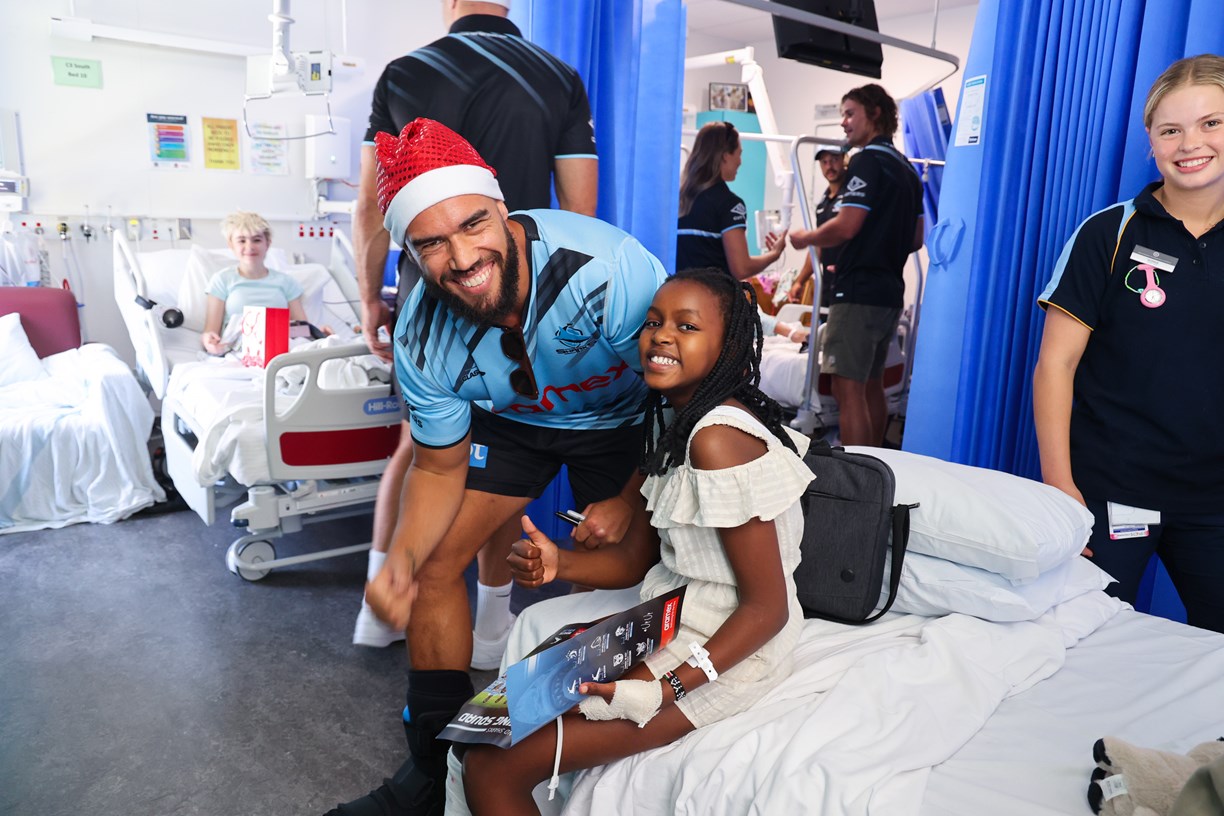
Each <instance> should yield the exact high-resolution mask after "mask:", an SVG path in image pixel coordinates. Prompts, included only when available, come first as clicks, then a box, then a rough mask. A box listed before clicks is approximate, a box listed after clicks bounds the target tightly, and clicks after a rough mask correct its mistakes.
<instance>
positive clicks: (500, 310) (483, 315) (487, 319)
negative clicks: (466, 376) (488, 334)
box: [421, 224, 520, 326]
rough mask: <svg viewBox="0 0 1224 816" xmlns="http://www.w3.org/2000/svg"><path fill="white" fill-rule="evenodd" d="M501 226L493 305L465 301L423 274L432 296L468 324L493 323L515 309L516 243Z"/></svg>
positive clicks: (487, 324) (517, 277) (504, 226)
mask: <svg viewBox="0 0 1224 816" xmlns="http://www.w3.org/2000/svg"><path fill="white" fill-rule="evenodd" d="M502 229H503V230H504V231H505V233H506V257H505V258H504V259H503V262H502V263H501V264H500V266H501V285H500V287H499V288H498V290H497V294H496V296H495V297H494V299H493V303H492V305H489V306H482V305H474V304H471V303H468V302H467V301H465V300H463V299H462V298H460V297H459V296H458V295H456V294H454V293H453V292H451V291H449V290H447V289H444V288H443V287H442V286H441V285H439V284H437V283H435V282H433V281H432V280H430V279H429V277H428V276H425V275H423V276H422V277H421V280H422V281H424V283H425V288H426V290H428V292H429V293H430V294H431V295H433V296H434V297H435V298H437V299H438V300H440V301H442V302H443V303H445V304H446V308H448V309H450V311H451V314H453V315H455V316H456V317H458V318H460V319H462V320H466V321H468V322H469V323H475V324H476V325H478V326H496V325H499V324H501V323H504V322H505V320H506V318H507V317H509V316H510V315H511V313H512V312H513V311H514V307H515V305H516V304H515V300H516V299H517V298H518V287H519V273H520V270H519V253H518V246H517V245H516V244H515V243H514V236H513V235H512V234H511V233H510V228H509V227H507V226H506V225H505V224H502ZM486 260H488V259H487V258H482V259H481V260H480V261H479V262H478V263H484V262H485V261H486Z"/></svg>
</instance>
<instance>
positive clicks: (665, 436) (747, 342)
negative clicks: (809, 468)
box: [642, 268, 796, 476]
mask: <svg viewBox="0 0 1224 816" xmlns="http://www.w3.org/2000/svg"><path fill="white" fill-rule="evenodd" d="M672 281H691V282H692V283H696V284H698V285H700V286H704V287H705V288H706V289H707V290H708V291H709V292H711V293H712V294H713V295H714V296H715V297H716V298H718V301H719V305H720V307H721V312H722V315H723V319H724V326H725V327H726V332H725V336H724V338H723V348H722V351H721V353H719V355H718V359H717V360H716V361H715V362H714V367H713V368H712V369H711V370H710V373H709V374H707V375H706V376H705V379H703V380H702V381H701V382H700V383H699V384H698V386H697V389H696V391H694V392H693V397H692V399H690V400H689V401H688V404H686V405H685V406H684V408H682V409H681V410H680V411H679V412H678V413H677V414H676V417H675V419H674V421H673V422H672V423H671V424H670V425H668V424H667V423H666V422H665V420H664V415H663V395H662V394H660V393H659V392H658V391H655V390H653V389H652V390H651V391H650V393H649V395H648V396H647V398H646V426H645V443H644V447H643V451H642V472H643V473H645V474H646V475H654V476H659V475H662V474H663V473H664V472H665V471H667V470H668V469H669V468H673V467H676V466H678V465H682V464H684V460H685V455H686V452H687V448H688V438H689V434H691V433H692V432H693V427H694V426H695V425H696V424H697V421H698V420H699V419H701V418H702V417H703V416H705V415H706V414H707V413H708V412H709V411H710V409H712V408H714V407H715V406H718V405H721V404H722V403H723V402H725V401H726V400H727V399H729V398H732V397H734V398H735V399H737V400H739V401H740V402H741V403H743V404H744V407H746V408H747V409H748V410H749V411H751V412H752V413H753V414H754V415H755V416H756V418H757V419H759V420H760V421H761V423H762V424H764V425H765V427H766V428H768V429H769V430H770V431H771V432H773V435H774V436H776V437H778V439H780V440H782V442H783V444H785V445H786V446H787V447H788V448H790V449H791V450H792V451H793V450H796V449H795V443H794V442H793V441H791V439H790V437H789V436H788V435H787V433H786V431H785V430H784V429H783V428H782V406H780V405H778V403H777V402H775V401H774V400H773V399H772V398H770V397H769V396H767V395H766V394H765V393H764V392H762V391H761V389H760V388H759V384H760V382H761V347H762V345H763V344H764V337H763V333H762V331H761V320H760V318H759V317H758V316H757V300H756V293H755V292H754V291H753V289H752V287H751V286H750V285H749V284H746V283H740V282H739V281H737V280H736V279H735V278H733V277H731V276H730V275H728V274H727V273H726V272H725V271H724V270H722V269H716V268H704V269H682V270H680V271H679V272H677V273H676V274H675V275H674V276H673V277H671V278H670V279H669V280H668V281H666V282H665V283H664V284H663V285H664V286H667V285H668V284H669V283H671V282H672Z"/></svg>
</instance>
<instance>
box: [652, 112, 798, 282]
mask: <svg viewBox="0 0 1224 816" xmlns="http://www.w3.org/2000/svg"><path fill="white" fill-rule="evenodd" d="M743 152H744V146H743V145H741V144H740V138H739V133H738V132H736V130H735V126H734V125H732V124H731V123H730V122H710V123H708V124H706V125H705V126H704V127H703V128H702V129H701V130H700V131H698V133H697V140H696V141H694V142H693V151H692V152H691V153H690V154H689V157H688V161H687V162H685V164H684V175H683V176H682V177H681V179H680V221H679V225H678V226H679V229H678V230H677V232H678V235H677V237H676V268H677V269H692V268H699V267H710V266H712V267H715V268H718V269H725V270H727V271H728V272H730V273H731V275H732V277H734V278H735V279H736V280H747V279H748V278H751V277H752V276H753V275H757V274H760V273H761V272H764V271H765V269H766V268H767V267H768V266H769V265H770V264H772V263H773V262H774V261H776V260H778V258H779V257H781V255H782V251H783V250H785V249H786V241H784V240H782V239H783V238H784V237H785V236H784V235H781V236H779V235H774V234H773V233H770V234H769V235H766V236H765V247H766V251H765V253H764V254H763V255H749V254H748V212H747V208H746V207H745V206H744V200H743V199H742V198H740V197H739V196H737V195H736V194H735V193H733V192H731V188H730V187H728V186H727V182H728V181H735V176H736V174H737V173H738V172H739V167H740V162H741V161H742V158H741V157H742V155H743Z"/></svg>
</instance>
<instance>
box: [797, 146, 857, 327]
mask: <svg viewBox="0 0 1224 816" xmlns="http://www.w3.org/2000/svg"><path fill="white" fill-rule="evenodd" d="M816 163H817V164H819V165H820V173H821V175H823V176H824V177H825V181H827V182H829V186H828V187H826V188H825V191H824V196H822V197H821V199H820V201H819V202H818V203H817V204H816V207H815V208H814V213H815V215H816V226H817V227H821V226H824V224H825V222H826V221H830V220H832V218H833V216H835V215H837V211H838V209H840V208H841V200H840V197H841V189H842V185H843V184H845V183H846V153H845V151H844V150H839V149H837V148H832V147H825V148H821V149H820V150H817V151H816ZM819 255H820V305H821V306H828V305H829V301H831V300H832V299H833V276H834V275H835V274H836V272H837V258H838V256H839V255H841V245H840V244H838V245H837V246H827V247H821V248H820V251H819ZM810 277H812V258H811V256H810V255H808V254H807V253H804V256H803V268H802V269H800V270H799V274H798V275H796V276H795V282H794V283H792V284H791V288H790V293H789V300H790V302H791V303H799V302H800V301H801V300H802V299H803V287H804V285H805V284H806V283H807V282H808V278H810Z"/></svg>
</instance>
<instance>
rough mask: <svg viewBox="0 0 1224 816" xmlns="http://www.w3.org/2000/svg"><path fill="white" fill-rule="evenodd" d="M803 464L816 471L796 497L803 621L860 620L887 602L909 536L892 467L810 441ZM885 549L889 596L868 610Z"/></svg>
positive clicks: (866, 619)
mask: <svg viewBox="0 0 1224 816" xmlns="http://www.w3.org/2000/svg"><path fill="white" fill-rule="evenodd" d="M803 461H804V463H805V464H807V466H808V467H810V468H811V469H812V472H813V473H815V474H816V479H815V480H814V481H813V482H812V483H811V484H810V485H808V488H807V490H806V491H805V492H804V494H803V497H802V498H801V500H800V501H801V503H802V506H803V540H802V543H801V545H800V546H801V549H802V560H801V561H800V563H799V567H798V568H797V569H796V570H795V586H796V588H797V590H798V593H797V594H798V596H799V604H800V606H802V607H803V615H804V617H806V618H823V619H825V620H831V621H836V622H837V623H849V624H856V625H857V624H864V623H871V622H872V621H874V620H876V619H877V618H879V617H880V616H881V615H883V614H884V613H885V612H887V611H888V610H889V608H890V607H891V606H892V605H893V601H894V600H896V597H897V587H898V586H899V585H900V583H901V564H902V561H903V560H904V558H905V547H906V543H907V542H908V540H909V511H910V509H911V508H913V507H916V506H917V505H906V504H898V505H894V504H893V492H894V490H895V487H896V482H895V480H894V478H893V472H892V469H891V468H889V467H888V465H886V464H885V463H884V462H882V461H880V460H879V459H877V458H875V457H874V456H868V455H867V454H864V453H847V452H846V451H845V450H844V449H842V448H831V447H829V443H827V442H825V441H824V440H817V441H815V442H813V443H812V446H811V448H809V450H808V453H807V456H805V457H804V458H803ZM890 550H891V551H892V570H891V575H890V576H889V582H888V601H887V602H886V603H885V604H884V606H883V608H882V609H880V611H879V612H876V613H875V614H874V615H873V614H871V610H873V609H875V607H876V604H878V603H879V602H880V592H881V589H882V587H883V582H884V563H885V560H886V556H887V555H888V553H889V551H890Z"/></svg>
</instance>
